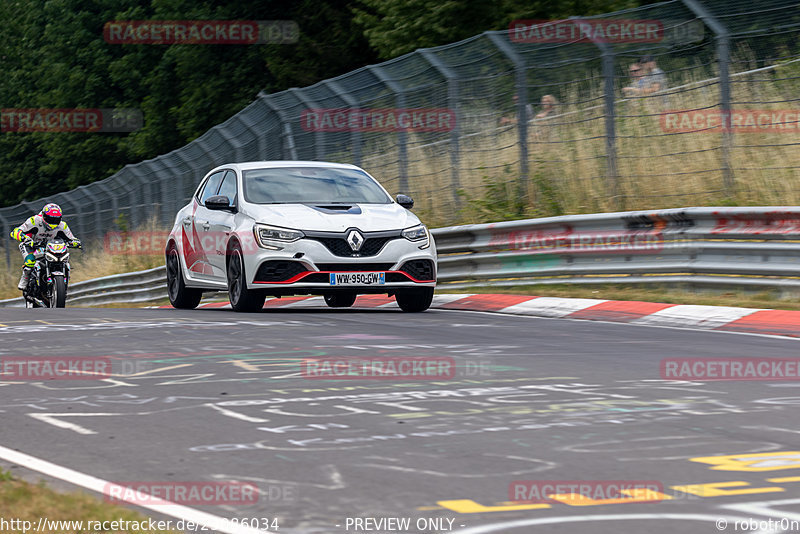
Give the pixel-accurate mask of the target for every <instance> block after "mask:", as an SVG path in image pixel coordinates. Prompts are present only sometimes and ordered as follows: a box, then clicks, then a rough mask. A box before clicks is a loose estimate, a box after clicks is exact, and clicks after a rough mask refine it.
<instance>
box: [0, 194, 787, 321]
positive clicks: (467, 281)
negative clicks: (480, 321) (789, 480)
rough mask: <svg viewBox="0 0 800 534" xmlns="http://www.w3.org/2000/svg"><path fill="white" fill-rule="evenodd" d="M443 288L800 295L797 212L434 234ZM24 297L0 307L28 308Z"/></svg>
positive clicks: (115, 284) (533, 223) (147, 278)
mask: <svg viewBox="0 0 800 534" xmlns="http://www.w3.org/2000/svg"><path fill="white" fill-rule="evenodd" d="M432 233H433V235H434V238H435V240H436V245H437V249H438V252H439V261H438V267H439V272H438V280H439V282H440V284H441V286H442V287H448V288H454V289H457V288H463V287H475V286H500V285H519V284H533V283H535V284H555V283H584V284H585V283H609V282H614V283H630V284H633V283H636V284H641V283H659V282H660V283H689V284H692V285H697V286H739V287H743V288H744V287H751V288H758V287H777V288H800V207H794V206H789V207H747V208H678V209H668V210H654V211H628V212H619V213H601V214H592V215H569V216H562V217H548V218H544V219H529V220H523V221H508V222H500V223H492V224H473V225H464V226H451V227H448V228H437V229H434V230H432ZM166 296H167V294H166V271H165V268H164V267H163V266H162V267H156V268H155V269H148V270H146V271H138V272H133V273H125V274H119V275H112V276H105V277H103V278H97V279H94V280H89V281H86V282H78V283H75V284H72V285H71V286H70V289H69V297H68V300H67V302H68V303H69V304H70V305H79V306H94V305H101V304H111V303H126V302H129V303H136V302H147V301H153V300H159V299H164V298H166ZM21 305H22V299H19V298H18V299H10V300H5V301H0V307H3V306H21Z"/></svg>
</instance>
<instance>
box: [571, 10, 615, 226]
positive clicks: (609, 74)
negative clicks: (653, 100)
mask: <svg viewBox="0 0 800 534" xmlns="http://www.w3.org/2000/svg"><path fill="white" fill-rule="evenodd" d="M570 19H580V17H570ZM589 39H590V40H591V41H592V43H593V44H594V45H595V46H596V47H597V48H598V49H599V50H600V57H601V61H602V65H603V66H602V72H603V108H604V109H603V114H604V115H605V127H606V190H607V191H608V196H609V197H611V199H612V201H613V203H614V205H615V206H616V209H617V210H623V209H625V202H624V200H623V197H622V195H620V192H619V174H618V171H617V127H616V126H617V125H616V120H617V114H616V104H615V102H614V79H615V76H614V50H613V49H612V48H611V46H609V44H608V43H606V42H603V41H601V40H598V39H594V38H593V37H592V36H590V37H589Z"/></svg>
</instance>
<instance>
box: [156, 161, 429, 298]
mask: <svg viewBox="0 0 800 534" xmlns="http://www.w3.org/2000/svg"><path fill="white" fill-rule="evenodd" d="M413 204H414V202H413V200H411V198H409V197H407V196H405V195H398V196H397V201H396V202H395V201H393V200H392V198H391V196H390V195H389V194H388V193H387V192H386V190H385V189H384V188H383V187H381V185H380V184H379V183H378V182H377V181H376V180H375V179H374V178H373V177H372V176H370V175H369V174H367V173H366V172H365V171H364V170H362V169H360V168H358V167H356V166H354V165H343V164H338V163H323V162H318V161H261V162H248V163H231V164H229V165H221V166H219V167H217V168H215V169H213V170H212V171H211V172H209V173H208V174H207V175H206V177H205V178H204V179H203V181H202V182H201V183H200V186H199V187H198V188H197V191H196V192H195V195H194V197H193V198H192V201H191V202H190V203H189V204H188V205H187V206H186V207H184V208H183V209H182V210H180V211H179V212H178V215H177V217H176V218H175V224H174V226H173V228H172V231H171V232H170V234H169V238H168V239H167V245H166V250H165V253H166V262H167V288H168V292H169V299H170V302H171V303H172V305H173V306H174V307H176V308H183V309H191V308H195V307H197V305H198V304H199V303H200V299H201V297H202V294H203V292H204V291H220V290H222V291H225V290H227V291H228V295H229V297H230V301H231V306H232V307H233V309H234V310H236V311H256V310H259V309H261V308H262V307H263V305H264V299H265V298H266V297H267V296H268V295H272V296H276V297H281V296H285V295H322V296H324V297H325V302H326V303H327V304H328V306H331V307H334V308H339V307H348V306H352V305H353V303H354V302H355V299H356V296H357V295H358V294H363V293H385V294H388V295H389V296H392V295H394V296H395V298H396V300H397V304H398V305H399V306H400V308H402V309H403V310H404V311H407V312H419V311H424V310H426V309H428V307H429V306H430V304H431V301H432V299H433V291H434V287H435V286H436V245H435V243H434V242H433V237H432V236H431V235H430V232H429V231H428V229H427V228H426V227H425V225H423V224H422V223H420V220H419V219H418V218H417V217H416V215H414V214H413V213H411V212H410V211H409V209H410V208H411V207H412V206H413Z"/></svg>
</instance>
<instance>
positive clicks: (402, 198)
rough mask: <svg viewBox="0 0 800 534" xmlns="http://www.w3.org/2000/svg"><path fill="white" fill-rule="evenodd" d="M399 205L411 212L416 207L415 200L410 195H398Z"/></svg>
mask: <svg viewBox="0 0 800 534" xmlns="http://www.w3.org/2000/svg"><path fill="white" fill-rule="evenodd" d="M396 200H397V203H398V204H400V205H401V206H403V207H404V208H405V209H407V210H410V209H411V208H413V207H414V199H413V198H411V197H410V196H408V195H397V199H396Z"/></svg>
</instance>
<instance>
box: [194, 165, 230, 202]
mask: <svg viewBox="0 0 800 534" xmlns="http://www.w3.org/2000/svg"><path fill="white" fill-rule="evenodd" d="M223 176H225V171H219V172H215V173H214V174H212V175H211V176H209V177H208V180H207V181H206V186H205V187H204V188H203V190H202V191H201V192H200V203H201V204H203V205H204V206H205V204H206V200H208V198H209V197H213V196H214V195H216V194H217V190H218V189H219V184H220V182H221V181H222V178H223Z"/></svg>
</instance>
